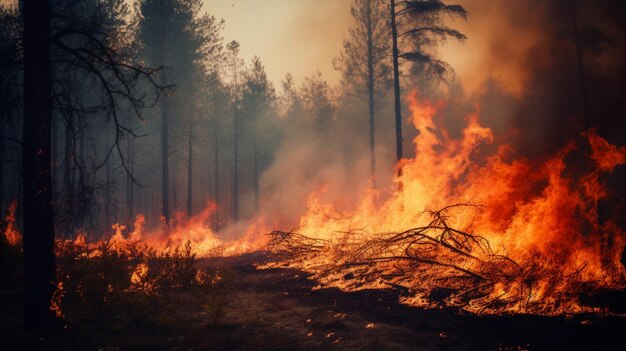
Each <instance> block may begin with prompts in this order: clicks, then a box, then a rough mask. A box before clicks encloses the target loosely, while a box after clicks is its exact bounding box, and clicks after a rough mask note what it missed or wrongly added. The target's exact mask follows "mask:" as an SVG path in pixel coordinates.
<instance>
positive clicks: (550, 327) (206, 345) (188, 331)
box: [0, 254, 626, 350]
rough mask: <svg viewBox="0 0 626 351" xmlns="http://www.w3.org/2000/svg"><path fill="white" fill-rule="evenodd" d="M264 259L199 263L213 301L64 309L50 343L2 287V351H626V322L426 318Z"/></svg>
mask: <svg viewBox="0 0 626 351" xmlns="http://www.w3.org/2000/svg"><path fill="white" fill-rule="evenodd" d="M265 259H266V258H265V257H264V256H263V255H260V254H249V255H244V256H239V257H232V258H222V259H203V260H199V261H198V262H197V264H198V267H204V268H206V269H212V270H219V271H220V274H221V276H222V279H224V282H225V284H223V286H224V287H225V288H224V289H221V290H219V291H218V292H216V293H214V294H209V295H202V296H201V295H198V294H194V293H192V292H188V291H184V290H182V291H181V290H173V291H171V292H169V293H162V294H161V295H160V296H159V297H158V298H157V299H151V300H149V301H150V302H149V303H147V304H146V303H133V304H129V305H126V307H125V308H123V309H119V310H116V311H110V312H111V313H104V314H103V313H96V314H92V313H89V312H86V311H84V310H80V309H78V308H77V309H76V311H74V312H72V308H73V307H72V304H71V303H68V304H67V306H66V307H65V313H66V315H67V316H66V322H67V325H66V326H64V327H60V328H59V330H57V331H56V332H52V333H49V334H44V335H41V334H29V333H24V332H23V331H22V330H21V317H20V315H21V310H22V301H21V300H22V296H21V293H20V291H19V290H7V289H4V288H2V287H0V294H1V295H0V308H1V309H0V311H1V314H0V350H14V349H16V350H45V349H55V350H56V349H60V350H626V317H615V316H600V315H577V316H570V317H543V316H530V315H514V316H489V317H478V316H474V315H469V314H466V313H461V312H460V311H458V310H453V309H438V310H424V309H419V308H412V307H409V306H406V305H402V304H399V303H398V302H397V301H398V295H397V292H395V291H392V290H386V291H380V290H376V291H374V290H366V291H360V292H353V293H345V292H341V291H339V290H337V289H320V290H311V288H312V287H313V286H315V285H316V283H315V282H313V281H311V280H309V279H307V275H306V274H303V273H302V272H299V271H296V270H293V269H266V270H258V269H256V268H255V266H254V263H257V262H261V261H263V260H265ZM79 310H80V311H79Z"/></svg>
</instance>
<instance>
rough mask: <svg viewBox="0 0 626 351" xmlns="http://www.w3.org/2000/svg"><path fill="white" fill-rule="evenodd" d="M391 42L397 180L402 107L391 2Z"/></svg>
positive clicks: (399, 174) (396, 33) (396, 32)
mask: <svg viewBox="0 0 626 351" xmlns="http://www.w3.org/2000/svg"><path fill="white" fill-rule="evenodd" d="M390 9H391V40H392V44H393V95H394V104H395V113H396V160H397V161H398V165H397V167H398V178H399V177H400V176H401V175H402V167H401V166H400V160H401V159H402V105H401V103H400V69H399V67H398V55H399V53H398V29H397V27H396V2H395V0H391V8H390Z"/></svg>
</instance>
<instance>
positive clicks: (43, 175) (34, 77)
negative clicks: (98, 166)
mask: <svg viewBox="0 0 626 351" xmlns="http://www.w3.org/2000/svg"><path fill="white" fill-rule="evenodd" d="M23 16H24V17H23V18H24V36H23V41H22V43H23V48H24V129H23V145H22V167H23V168H22V179H23V183H22V184H23V204H24V217H23V219H24V328H25V329H27V330H37V329H50V328H51V327H52V326H54V324H55V317H54V314H53V312H52V311H51V310H50V302H51V299H52V295H53V292H54V289H55V282H56V277H55V264H56V263H55V256H54V224H53V223H54V222H53V201H52V200H53V198H52V176H51V169H50V147H51V124H52V73H51V62H50V5H49V3H48V2H45V1H24V3H23Z"/></svg>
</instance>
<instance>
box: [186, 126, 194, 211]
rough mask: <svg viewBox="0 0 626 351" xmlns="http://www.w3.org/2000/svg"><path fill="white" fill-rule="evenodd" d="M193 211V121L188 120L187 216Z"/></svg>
mask: <svg viewBox="0 0 626 351" xmlns="http://www.w3.org/2000/svg"><path fill="white" fill-rule="evenodd" d="M192 213H193V123H192V122H191V121H190V122H189V144H188V146H187V217H191V215H192Z"/></svg>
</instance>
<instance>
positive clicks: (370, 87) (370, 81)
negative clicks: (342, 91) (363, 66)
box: [367, 1, 376, 189]
mask: <svg viewBox="0 0 626 351" xmlns="http://www.w3.org/2000/svg"><path fill="white" fill-rule="evenodd" d="M372 26H373V24H372V2H371V1H369V2H368V4H367V92H368V102H369V113H370V177H371V182H372V189H375V188H376V144H375V143H376V135H375V120H374V44H373V38H372V35H373V34H372V33H373V28H372Z"/></svg>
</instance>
